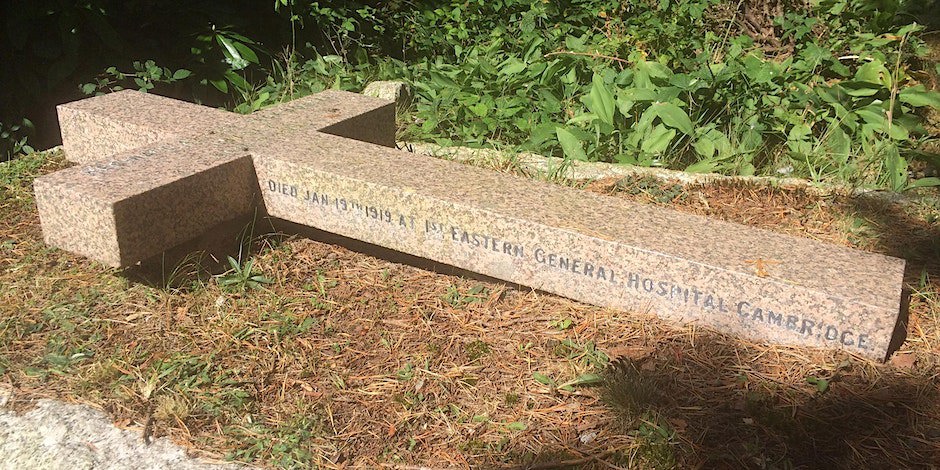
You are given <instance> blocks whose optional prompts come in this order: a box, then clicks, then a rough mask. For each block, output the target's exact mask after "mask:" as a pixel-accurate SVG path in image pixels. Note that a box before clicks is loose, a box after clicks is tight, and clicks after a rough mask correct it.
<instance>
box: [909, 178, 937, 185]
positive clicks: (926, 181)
mask: <svg viewBox="0 0 940 470" xmlns="http://www.w3.org/2000/svg"><path fill="white" fill-rule="evenodd" d="M934 186H940V178H937V177H935V176H931V177H930V178H921V179H916V180H914V181H911V184H910V186H909V187H911V188H930V187H934Z"/></svg>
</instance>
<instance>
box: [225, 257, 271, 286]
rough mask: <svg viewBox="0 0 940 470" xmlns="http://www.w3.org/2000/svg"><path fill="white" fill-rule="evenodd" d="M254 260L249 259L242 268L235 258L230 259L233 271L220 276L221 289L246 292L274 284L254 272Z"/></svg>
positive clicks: (230, 270)
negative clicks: (247, 289)
mask: <svg viewBox="0 0 940 470" xmlns="http://www.w3.org/2000/svg"><path fill="white" fill-rule="evenodd" d="M254 262H255V260H254V259H249V260H248V261H246V262H245V265H244V266H242V265H240V264H239V263H238V261H237V260H236V259H235V258H232V257H231V256H229V257H228V263H229V265H230V266H231V269H229V270H228V271H226V272H225V273H223V274H221V275H219V277H218V283H219V286H220V287H223V288H227V289H232V290H236V291H244V290H245V289H246V288H250V289H261V288H263V286H264V285H265V284H273V283H274V281H273V280H272V279H270V278H268V277H265V276H263V275H261V274H256V273H255V272H254Z"/></svg>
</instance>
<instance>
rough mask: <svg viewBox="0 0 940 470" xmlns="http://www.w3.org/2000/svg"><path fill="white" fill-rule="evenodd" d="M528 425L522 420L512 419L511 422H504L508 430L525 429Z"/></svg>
mask: <svg viewBox="0 0 940 470" xmlns="http://www.w3.org/2000/svg"><path fill="white" fill-rule="evenodd" d="M526 428H528V426H527V425H526V424H525V423H523V422H522V421H513V422H511V423H506V429H508V430H510V431H525V430H526Z"/></svg>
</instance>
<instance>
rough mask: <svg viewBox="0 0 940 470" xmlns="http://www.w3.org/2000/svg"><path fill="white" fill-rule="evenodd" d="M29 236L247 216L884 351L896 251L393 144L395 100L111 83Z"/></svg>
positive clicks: (689, 316) (164, 245)
mask: <svg viewBox="0 0 940 470" xmlns="http://www.w3.org/2000/svg"><path fill="white" fill-rule="evenodd" d="M58 111H59V120H60V124H61V127H62V137H63V142H64V147H65V152H66V157H67V158H68V159H69V160H71V161H75V162H78V163H80V164H79V165H77V166H74V167H71V168H68V169H65V170H61V171H58V172H56V173H52V174H50V175H46V176H43V177H41V178H38V179H37V180H36V182H35V192H36V200H37V205H38V208H39V214H40V219H41V222H42V229H43V234H44V237H45V240H46V242H47V243H48V244H50V245H54V246H57V247H60V248H63V249H65V250H68V251H72V252H75V253H78V254H81V255H83V256H86V257H89V258H92V259H95V260H98V261H100V262H102V263H105V264H108V265H111V266H115V267H119V266H127V265H131V264H134V263H136V262H138V261H140V260H143V259H145V258H149V257H152V256H155V255H158V254H160V253H161V252H163V251H164V250H167V249H169V248H172V247H173V246H175V245H178V244H180V243H183V242H185V241H187V240H190V239H192V238H195V237H197V236H199V235H201V234H202V233H204V232H206V231H208V230H210V229H212V227H214V226H216V225H217V224H219V223H222V222H224V221H226V220H229V219H233V218H236V217H242V216H244V215H245V214H250V212H251V210H252V208H253V207H254V205H255V204H259V203H260V204H261V205H262V207H263V209H264V211H265V212H266V213H267V214H268V215H269V216H270V217H275V218H280V219H284V220H287V221H290V222H295V223H299V224H303V225H306V226H310V227H314V228H317V229H321V230H324V231H327V232H331V233H335V234H338V235H342V236H345V237H350V238H354V239H357V240H361V241H364V242H367V243H371V244H374V245H378V246H382V247H385V248H390V249H393V250H397V251H400V252H404V253H408V254H411V255H415V256H419V257H423V258H427V259H430V260H434V261H438V262H442V263H446V264H450V265H453V266H456V267H459V268H463V269H467V270H471V271H474V272H478V273H481V274H484V275H487V276H491V277H494V278H498V279H502V280H505V281H509V282H513V283H516V284H520V285H525V286H529V287H532V288H535V289H539V290H542V291H547V292H551V293H555V294H559V295H562V296H565V297H569V298H572V299H576V300H581V301H584V302H588V303H592V304H595V305H600V306H606V307H612V308H616V309H621V310H626V311H651V312H653V313H655V314H656V315H659V316H660V317H663V318H666V319H669V320H674V321H677V322H692V323H696V324H699V325H704V326H707V327H710V328H713V329H716V330H719V331H722V332H725V333H728V334H732V335H737V336H740V337H744V338H750V339H754V340H759V341H770V342H775V343H779V344H786V345H797V346H812V347H823V348H840V349H845V350H848V351H850V352H852V353H855V354H859V355H861V356H865V357H868V358H872V359H877V360H884V359H885V358H886V356H887V354H888V352H889V351H888V348H889V343H890V341H891V338H892V333H893V332H894V330H895V328H896V325H897V322H898V317H899V310H900V308H901V304H902V278H903V273H904V262H903V261H902V260H899V259H895V258H889V257H885V256H881V255H877V254H869V253H864V252H861V251H856V250H852V249H848V248H844V247H839V246H834V245H829V244H825V243H821V242H818V241H815V240H810V239H805V238H796V237H792V236H788V235H783V234H779V233H775V232H771V231H766V230H761V229H756V228H751V227H746V226H741V225H736V224H732V223H727V222H723V221H718V220H712V219H708V218H705V217H700V216H695V215H690V214H685V213H680V212H677V211H674V210H670V209H664V208H660V207H653V206H648V205H642V204H637V203H633V202H630V201H627V200H624V199H622V198H614V197H608V196H602V195H597V194H592V193H586V192H583V191H579V190H577V189H573V188H569V187H564V186H560V185H554V184H550V183H545V182H540V181H534V180H531V179H526V178H522V177H517V176H513V175H509V174H506V173H499V172H494V171H489V170H485V169H480V168H475V167H470V166H465V165H462V164H459V163H455V162H450V161H446V160H440V159H435V158H430V157H425V156H420V155H415V154H412V153H408V152H403V151H399V150H396V149H395V148H394V142H395V141H394V134H395V123H394V105H393V103H390V102H387V101H383V100H378V99H375V98H368V97H364V96H361V95H356V94H352V93H345V92H337V91H330V92H324V93H320V94H316V95H312V96H309V97H307V98H303V99H299V100H296V101H292V102H289V103H285V104H281V105H278V106H275V107H273V108H271V109H268V110H263V111H260V112H258V113H255V114H252V115H248V116H240V115H235V114H231V113H227V112H224V111H220V110H215V109H210V108H205V107H201V106H197V105H193V104H189V103H184V102H180V101H176V100H171V99H168V98H161V97H158V96H154V95H152V94H142V93H138V92H132V91H125V92H118V93H112V94H108V95H104V96H99V97H95V98H89V99H86V100H81V101H78V102H74V103H69V104H65V105H62V106H60V107H59V108H58Z"/></svg>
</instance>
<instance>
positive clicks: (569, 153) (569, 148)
mask: <svg viewBox="0 0 940 470" xmlns="http://www.w3.org/2000/svg"><path fill="white" fill-rule="evenodd" d="M555 135H556V136H557V137H558V143H559V144H561V149H562V150H563V151H564V152H565V157H567V158H570V159H572V160H581V161H587V154H585V153H584V147H583V146H582V145H581V141H580V140H579V139H578V138H577V137H575V135H574V134H572V133H571V132H569V131H567V130H566V129H564V128H562V127H556V128H555Z"/></svg>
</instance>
